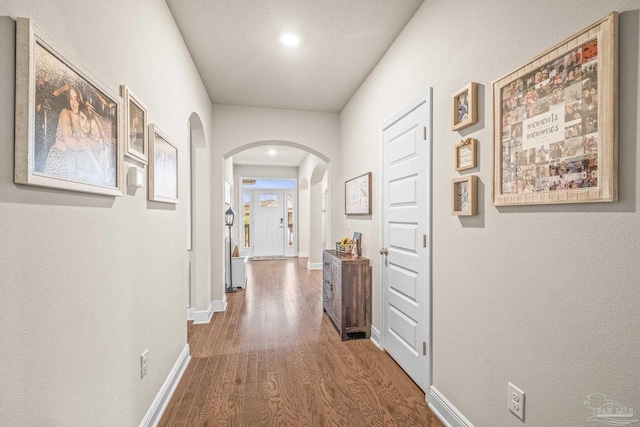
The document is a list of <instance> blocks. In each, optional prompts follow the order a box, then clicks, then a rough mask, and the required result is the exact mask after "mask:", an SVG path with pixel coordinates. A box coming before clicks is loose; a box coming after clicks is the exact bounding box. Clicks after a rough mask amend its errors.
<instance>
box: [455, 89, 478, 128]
mask: <svg viewBox="0 0 640 427" xmlns="http://www.w3.org/2000/svg"><path fill="white" fill-rule="evenodd" d="M451 104H452V106H453V114H452V119H453V126H452V127H451V130H459V129H463V128H466V127H467V126H471V125H473V124H476V123H478V84H477V83H473V82H471V83H469V84H468V85H466V86H465V87H463V88H461V89H460V90H458V91H457V92H455V93H454V94H453V95H451Z"/></svg>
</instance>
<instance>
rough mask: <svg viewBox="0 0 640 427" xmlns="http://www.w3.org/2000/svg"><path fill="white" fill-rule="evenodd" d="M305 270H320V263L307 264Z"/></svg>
mask: <svg viewBox="0 0 640 427" xmlns="http://www.w3.org/2000/svg"><path fill="white" fill-rule="evenodd" d="M307 270H322V263H321V262H307Z"/></svg>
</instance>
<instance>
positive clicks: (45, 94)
mask: <svg viewBox="0 0 640 427" xmlns="http://www.w3.org/2000/svg"><path fill="white" fill-rule="evenodd" d="M15 121H16V126H15V129H16V131H15V182H16V183H18V184H27V185H36V186H40V187H51V188H58V189H65V190H71V191H81V192H86V193H95V194H104V195H110V196H121V195H122V182H123V179H122V176H123V174H122V170H123V169H122V149H121V146H122V143H121V141H122V103H121V101H120V97H119V96H118V94H117V93H114V92H113V91H112V90H111V89H109V88H108V87H107V86H106V85H105V84H104V83H102V82H100V80H99V79H98V78H97V77H96V76H94V75H93V74H92V73H91V72H89V70H87V69H85V68H84V67H83V66H82V65H81V64H80V63H79V62H78V61H77V60H75V59H73V58H72V57H71V55H69V54H68V53H66V52H64V51H63V49H62V48H60V47H59V46H57V45H56V44H55V43H54V42H53V41H51V40H50V39H49V38H48V37H46V35H44V33H42V32H41V31H40V30H39V29H38V27H37V26H36V25H35V24H34V23H33V22H31V20H29V19H26V18H18V19H17V24H16V118H15Z"/></svg>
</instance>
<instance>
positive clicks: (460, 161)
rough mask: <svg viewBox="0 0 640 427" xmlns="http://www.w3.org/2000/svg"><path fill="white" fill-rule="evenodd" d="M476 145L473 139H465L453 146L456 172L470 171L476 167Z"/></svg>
mask: <svg viewBox="0 0 640 427" xmlns="http://www.w3.org/2000/svg"><path fill="white" fill-rule="evenodd" d="M476 144H477V141H476V140H475V139H473V138H467V139H464V140H462V141H461V142H460V143H459V144H457V145H456V146H455V150H456V170H457V171H462V170H466V169H472V168H475V167H476V166H477V161H476V159H477V156H476Z"/></svg>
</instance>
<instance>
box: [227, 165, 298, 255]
mask: <svg viewBox="0 0 640 427" xmlns="http://www.w3.org/2000/svg"><path fill="white" fill-rule="evenodd" d="M240 184H241V185H240V199H241V200H242V222H241V227H240V230H239V233H240V236H239V237H240V243H241V244H240V248H239V249H240V254H241V255H243V256H249V257H253V258H255V257H293V256H297V253H298V249H297V229H298V224H297V215H298V212H297V209H296V207H297V198H296V194H297V188H296V187H297V186H296V180H295V179H257V178H240Z"/></svg>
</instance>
